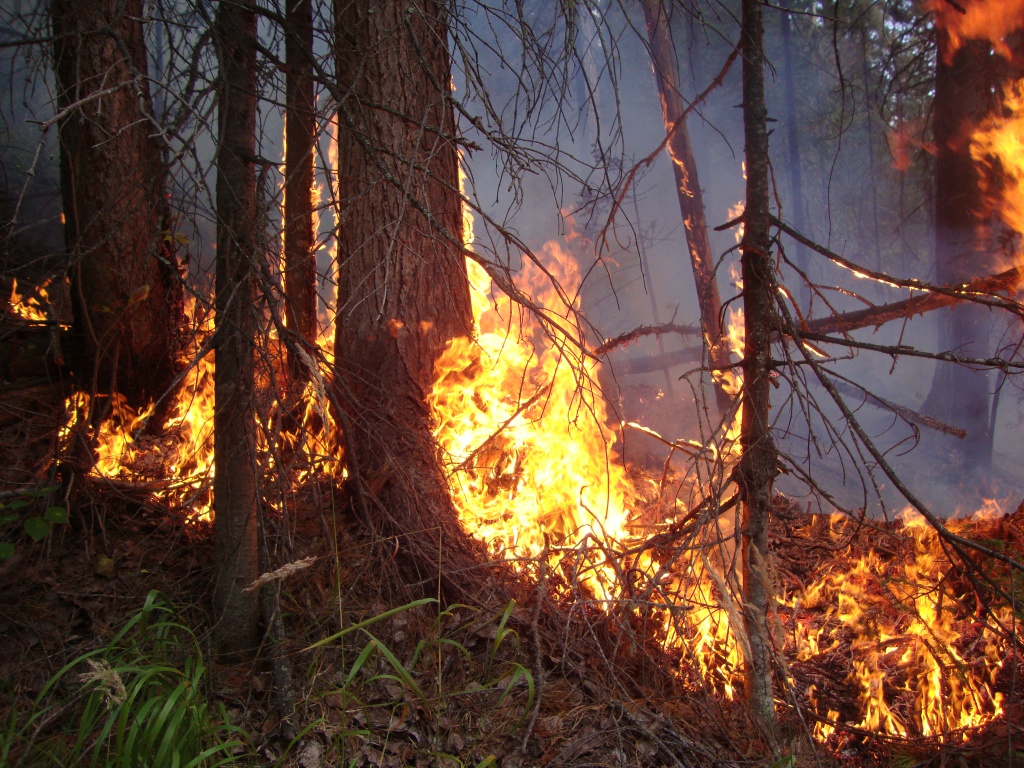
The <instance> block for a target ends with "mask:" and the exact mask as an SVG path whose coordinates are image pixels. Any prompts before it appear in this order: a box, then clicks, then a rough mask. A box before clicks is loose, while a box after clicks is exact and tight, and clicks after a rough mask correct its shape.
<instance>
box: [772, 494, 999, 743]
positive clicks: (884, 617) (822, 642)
mask: <svg viewBox="0 0 1024 768" xmlns="http://www.w3.org/2000/svg"><path fill="white" fill-rule="evenodd" d="M987 514H988V513H986V512H982V513H981V514H980V515H976V516H974V517H973V518H971V520H974V521H978V520H984V519H987V518H986V515H987ZM899 519H900V520H901V521H902V523H903V530H902V532H901V535H900V536H899V537H898V538H896V537H894V538H896V541H897V542H899V543H901V545H902V547H901V551H899V552H897V554H896V556H891V555H890V556H889V557H884V558H883V556H882V555H881V554H880V553H879V552H878V551H877V550H875V549H868V550H867V551H865V552H862V553H861V554H860V555H859V556H858V557H856V559H854V561H853V562H852V564H849V565H848V564H847V562H846V560H845V558H844V557H837V558H835V559H834V560H833V562H832V563H830V564H827V565H826V566H825V568H824V572H823V573H821V574H819V575H818V577H817V578H816V579H815V580H814V581H813V582H811V583H810V584H808V585H807V586H805V587H802V588H800V589H798V590H796V591H795V592H793V593H791V594H789V595H786V596H784V597H783V598H782V600H781V602H782V603H783V604H784V605H787V606H788V607H789V608H790V609H791V610H792V615H793V618H794V620H796V621H795V624H796V627H797V631H795V632H794V633H793V634H792V638H791V642H792V645H793V656H794V657H795V658H796V660H797V661H800V662H808V661H810V660H813V659H815V658H817V657H822V658H829V657H832V658H834V657H835V653H836V651H837V649H839V648H840V647H841V645H842V644H843V642H844V641H843V638H844V637H845V636H847V635H849V634H850V633H852V639H851V640H849V647H850V651H851V652H852V654H853V655H852V659H851V662H850V671H849V674H848V677H847V681H848V682H849V683H850V684H852V685H853V686H854V688H855V690H856V691H857V696H858V711H859V717H858V718H857V719H855V720H853V721H849V722H848V724H849V725H852V726H854V727H857V728H862V729H865V730H868V731H872V732H881V733H885V734H888V735H891V736H897V737H906V736H912V735H919V736H925V737H927V736H940V737H942V736H943V735H945V734H950V733H954V732H962V731H964V730H966V729H971V728H977V727H979V726H982V725H984V724H985V723H988V722H990V721H991V720H993V719H995V718H997V717H999V716H1000V715H1001V714H1002V711H1003V710H1002V696H1001V694H999V693H998V692H995V691H994V685H995V681H996V676H997V674H998V672H999V670H1000V669H1001V668H1002V664H1003V659H1004V658H1005V651H1006V643H1005V640H1004V639H1003V637H1002V636H1001V635H1000V634H999V633H998V632H997V631H996V630H995V629H993V628H992V627H990V626H987V625H985V626H981V628H980V631H979V629H978V626H979V625H978V624H977V623H976V622H975V621H973V620H971V619H970V617H965V616H964V615H963V614H964V613H965V612H964V611H963V609H962V608H961V607H960V606H961V604H962V602H963V596H962V595H960V594H957V593H956V591H955V590H953V588H952V587H950V586H949V584H948V578H947V575H948V574H949V573H950V570H951V567H952V566H951V563H950V561H949V558H948V557H947V555H946V553H945V551H944V550H943V547H942V543H941V541H940V539H939V536H938V534H937V533H936V532H935V530H934V529H932V527H931V526H930V525H928V523H927V522H926V521H925V520H924V518H923V517H921V516H920V514H918V513H917V512H916V511H914V510H909V509H908V510H905V511H904V512H903V513H901V514H900V516H899ZM969 522H970V520H968V521H960V523H959V524H960V525H966V524H968V523H969ZM830 525H831V527H832V532H833V534H835V533H840V534H841V532H842V529H843V526H844V525H851V523H850V522H849V521H844V519H843V518H840V517H833V518H832V521H831V523H830ZM848 551H850V550H848ZM812 609H813V610H814V611H815V612H816V613H817V614H819V615H824V616H825V617H826V621H825V622H823V623H822V624H821V625H820V626H819V627H817V628H816V629H815V628H812V627H811V626H810V624H809V623H804V622H800V619H801V618H802V617H806V616H807V615H808V613H809V611H811V610H812ZM998 614H999V615H998V618H999V620H1000V621H1004V622H1005V621H1009V620H1010V618H1011V617H1010V615H1009V609H1006V610H1005V611H999V612H998ZM965 619H966V621H965ZM965 624H966V626H968V627H970V629H971V631H972V633H973V635H974V636H973V637H971V638H968V637H966V636H965V635H964V634H963V629H964V627H965ZM968 647H969V648H971V649H972V650H973V649H975V648H978V647H980V649H981V653H980V654H979V653H977V652H975V653H974V654H973V655H972V656H971V657H970V658H967V657H966V655H965V653H966V652H965V649H966V648H968ZM819 696H820V694H819V692H818V691H817V690H816V689H815V690H813V691H812V690H808V700H809V702H810V704H811V707H812V709H813V710H814V711H815V712H818V711H819V706H820V702H819ZM897 699H898V700H899V701H900V706H899V707H898V708H897V707H896V700H897ZM822 714H825V713H822ZM838 717H839V715H838V713H837V712H835V711H829V712H828V713H827V714H826V720H827V721H831V722H833V723H834V722H836V721H837V719H838ZM833 731H834V726H833V725H831V724H830V723H829V722H822V723H819V724H818V727H817V729H816V735H818V736H819V737H820V738H827V737H828V736H829V735H831V733H832V732H833Z"/></svg>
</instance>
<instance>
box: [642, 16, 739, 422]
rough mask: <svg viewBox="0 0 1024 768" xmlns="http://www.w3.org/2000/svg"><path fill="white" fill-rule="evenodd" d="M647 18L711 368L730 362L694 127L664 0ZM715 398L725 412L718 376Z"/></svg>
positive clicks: (726, 397)
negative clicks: (693, 142)
mask: <svg viewBox="0 0 1024 768" xmlns="http://www.w3.org/2000/svg"><path fill="white" fill-rule="evenodd" d="M641 5H642V6H643V9H644V20H645V21H646V24H647V39H648V42H649V44H650V50H651V63H652V64H653V66H654V78H655V80H656V81H657V84H658V92H659V94H661V114H662V118H663V119H664V122H665V130H666V131H672V129H673V128H675V131H674V133H672V136H671V138H670V139H669V143H668V151H669V156H670V157H671V158H672V172H673V174H674V175H675V182H676V194H677V196H678V198H679V212H680V213H681V214H682V217H683V229H684V230H685V232H686V245H687V249H688V250H689V254H690V265H691V266H692V268H693V279H694V282H695V283H696V286H697V303H698V304H699V305H700V323H701V329H702V330H703V332H704V341H705V343H706V344H707V346H708V356H709V359H710V362H711V366H712V367H713V368H716V369H718V368H725V367H727V366H728V365H729V351H728V349H726V347H725V345H724V344H723V343H722V315H721V313H722V299H721V297H720V295H719V292H718V282H717V280H716V279H715V260H714V258H713V256H712V253H711V242H710V240H709V239H708V225H707V219H706V218H705V216H704V199H703V196H702V194H701V189H700V179H699V178H698V175H697V161H696V159H694V156H693V147H692V146H691V145H690V133H689V131H688V130H687V128H686V120H685V118H684V113H685V109H686V107H685V105H684V104H683V97H682V94H681V92H680V90H679V75H678V68H677V65H676V55H675V48H674V47H673V45H672V37H671V35H670V34H669V28H668V16H667V14H666V13H665V6H664V3H663V2H662V0H641ZM715 400H716V402H717V403H718V409H719V411H721V412H722V413H725V411H726V410H727V409H728V408H729V406H730V404H731V402H732V399H731V397H730V396H729V395H728V394H727V393H726V392H725V390H724V389H723V388H722V386H721V385H720V384H719V383H718V381H716V382H715Z"/></svg>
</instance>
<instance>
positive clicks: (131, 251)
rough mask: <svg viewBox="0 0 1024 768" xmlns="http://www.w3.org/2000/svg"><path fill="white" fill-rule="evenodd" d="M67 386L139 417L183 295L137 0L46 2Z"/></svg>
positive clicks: (165, 372) (162, 368) (173, 349)
mask: <svg viewBox="0 0 1024 768" xmlns="http://www.w3.org/2000/svg"><path fill="white" fill-rule="evenodd" d="M51 13H52V18H53V33H54V43H53V53H54V70H55V73H56V78H57V106H58V108H59V109H60V110H61V111H62V112H66V114H65V115H64V117H63V118H62V119H61V120H60V122H59V126H58V134H59V138H60V165H61V197H62V199H63V204H64V221H65V228H64V233H65V241H66V243H67V248H68V251H69V253H70V255H71V257H72V259H73V261H72V265H71V295H72V308H73V336H74V338H75V343H74V344H70V345H68V346H69V348H72V349H74V350H76V351H77V353H78V359H77V360H73V361H72V363H73V366H74V369H75V371H76V376H77V379H78V380H77V386H78V388H79V389H81V390H83V391H91V392H102V393H107V394H110V393H113V392H115V391H116V392H120V393H121V394H122V395H124V396H125V397H126V398H127V400H128V403H129V404H130V405H132V406H133V407H135V408H137V409H141V408H142V407H144V406H145V405H147V404H148V403H149V402H150V401H151V400H153V399H155V398H157V397H159V396H160V395H162V394H164V392H165V391H166V389H167V388H168V387H169V386H170V384H171V382H172V380H173V378H174V375H175V372H176V369H177V364H178V353H179V352H180V351H181V343H182V333H181V329H182V327H183V315H182V292H181V284H180V280H179V276H178V274H177V265H176V260H175V255H174V249H173V247H172V246H173V243H174V237H173V233H171V232H169V231H168V228H169V227H170V223H169V215H168V210H167V207H166V204H165V202H164V198H163V195H164V180H165V169H164V167H163V164H162V162H161V159H160V147H161V144H160V139H159V137H158V134H157V131H156V129H155V128H154V125H153V124H152V123H151V122H150V121H151V120H152V105H151V101H150V93H149V81H148V79H147V77H146V52H145V45H144V42H143V35H142V24H141V21H140V19H141V17H142V2H141V0H96V1H95V2H89V3H83V2H74V1H73V0H54V2H53V4H52V5H51Z"/></svg>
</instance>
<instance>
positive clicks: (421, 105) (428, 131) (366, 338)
mask: <svg viewBox="0 0 1024 768" xmlns="http://www.w3.org/2000/svg"><path fill="white" fill-rule="evenodd" d="M335 21H336V24H337V51H336V55H337V71H338V79H339V85H340V88H341V92H342V93H344V94H347V98H345V99H344V100H343V101H342V102H341V104H340V106H339V109H340V114H339V121H340V127H339V136H338V139H339V153H338V155H339V195H340V199H341V200H342V205H343V212H342V223H341V227H340V231H339V248H338V258H339V269H338V272H339V286H338V317H337V325H336V327H337V335H336V340H335V361H336V368H337V370H336V384H337V386H338V389H339V397H340V399H341V401H342V402H343V403H344V408H345V411H346V417H347V421H348V422H349V426H348V428H347V429H346V440H347V445H348V446H349V449H350V455H349V456H348V459H349V461H350V462H354V463H355V466H356V469H357V470H358V475H359V476H360V477H361V478H362V479H363V489H364V491H365V492H366V493H368V494H372V495H373V498H372V499H371V504H372V507H371V510H370V512H371V518H372V519H370V520H367V521H366V522H367V523H368V524H369V525H370V526H371V527H372V528H373V529H374V530H376V531H377V532H378V533H380V534H383V535H385V536H389V537H390V536H393V537H394V545H393V546H397V547H398V556H397V557H396V558H395V560H396V562H397V563H398V564H399V566H400V567H401V568H402V569H403V577H404V578H406V579H407V580H409V581H410V582H413V583H418V584H420V585H421V586H422V587H423V588H424V589H425V590H427V591H429V592H431V593H433V591H434V590H435V589H437V588H438V586H441V587H442V588H444V590H445V591H446V593H447V594H449V595H454V596H458V597H460V598H462V599H465V598H466V597H467V596H472V592H471V590H472V587H471V586H469V585H471V584H473V583H474V581H475V580H467V572H466V570H467V569H469V568H472V567H473V566H474V565H475V564H476V563H478V562H479V561H478V560H477V556H478V555H479V554H480V553H479V551H478V549H476V548H475V546H474V545H473V544H472V543H471V541H470V540H469V539H468V537H466V536H465V534H463V533H462V530H461V527H460V526H459V524H458V519H457V515H456V512H455V508H454V506H453V505H452V502H451V497H450V493H449V490H448V486H447V483H446V481H445V479H444V476H443V474H442V472H441V469H440V465H439V463H438V460H437V454H436V448H435V445H434V442H433V438H432V435H431V424H430V417H429V412H428V409H427V407H426V405H425V402H424V398H425V394H426V393H427V392H428V391H429V388H430V386H431V384H432V382H433V378H434V361H435V359H436V358H437V356H438V354H439V353H440V352H441V351H442V350H443V348H444V346H445V344H446V343H447V342H448V341H449V340H450V339H451V338H453V337H455V336H458V335H469V334H470V333H471V330H472V317H471V305H470V298H469V283H468V279H467V277H466V267H465V261H464V258H463V256H462V253H461V233H462V218H461V208H460V199H459V196H458V165H457V163H458V156H457V152H456V144H455V131H454V119H453V115H452V108H451V103H450V101H449V98H450V92H449V82H450V75H449V73H450V61H449V56H448V51H447V46H446V42H445V41H446V40H447V27H446V20H445V18H444V11H443V5H442V4H441V3H439V2H434V1H433V0H404V1H403V2H398V1H397V0H389V1H388V2H383V3H381V2H371V1H370V0H359V1H358V2H349V1H348V0H339V1H338V2H336V4H335ZM388 546H389V552H388V554H389V557H390V556H391V555H392V552H391V550H390V547H391V546H392V544H389V545H388ZM467 587H469V589H470V593H469V594H467V591H466V590H467Z"/></svg>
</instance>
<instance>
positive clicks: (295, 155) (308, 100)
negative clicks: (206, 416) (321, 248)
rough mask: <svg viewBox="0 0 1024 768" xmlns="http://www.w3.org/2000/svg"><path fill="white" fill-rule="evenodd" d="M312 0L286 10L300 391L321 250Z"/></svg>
mask: <svg viewBox="0 0 1024 768" xmlns="http://www.w3.org/2000/svg"><path fill="white" fill-rule="evenodd" d="M312 57H313V3H312V0H287V4H286V10H285V63H286V66H287V74H286V78H285V108H286V115H285V120H286V123H285V125H286V128H285V131H286V136H287V139H288V144H287V148H286V150H285V158H284V167H285V185H284V193H285V194H284V219H285V225H284V292H285V318H286V325H287V327H288V332H289V333H288V335H289V337H290V338H289V339H288V343H287V344H286V348H287V350H288V371H289V378H290V389H291V391H292V393H293V394H294V395H299V394H300V393H301V391H302V385H303V383H304V382H305V381H306V379H307V378H308V377H309V370H308V369H307V367H306V364H305V363H304V362H303V360H302V357H301V356H300V355H298V354H296V353H295V351H294V349H295V346H296V345H302V346H305V347H307V348H308V349H309V350H310V351H312V349H313V348H315V345H316V337H317V324H316V285H317V274H316V252H315V250H314V249H313V243H314V239H315V233H314V232H313V159H314V152H313V150H314V146H315V143H316V113H315V109H316V105H315V103H314V95H313V58H312Z"/></svg>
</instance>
